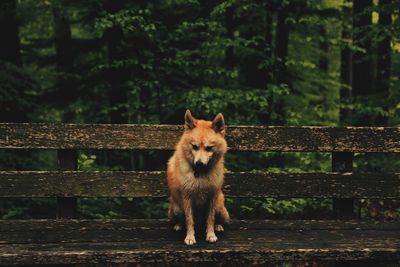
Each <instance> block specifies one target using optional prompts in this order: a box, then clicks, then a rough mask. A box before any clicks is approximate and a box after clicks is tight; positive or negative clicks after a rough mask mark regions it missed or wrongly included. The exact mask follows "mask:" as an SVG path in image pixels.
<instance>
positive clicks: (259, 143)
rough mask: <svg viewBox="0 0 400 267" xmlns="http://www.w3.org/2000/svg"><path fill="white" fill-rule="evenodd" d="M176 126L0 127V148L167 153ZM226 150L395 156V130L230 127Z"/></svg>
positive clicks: (398, 135) (399, 136) (399, 131)
mask: <svg viewBox="0 0 400 267" xmlns="http://www.w3.org/2000/svg"><path fill="white" fill-rule="evenodd" d="M182 130H183V127H182V126H179V125H128V124H43V123H38V124H35V123H0V148H14V149H21V148H34V149H39V148H40V149H86V148H91V149H156V150H157V149H162V150H165V149H167V150H170V149H173V148H174V146H175V144H176V142H177V140H178V139H179V136H180V135H181V133H182ZM227 140H228V144H229V147H230V149H231V150H242V151H335V152H400V128H389V127H386V128H383V127H338V128H335V127H316V126H304V127H284V126H232V127H228V129H227Z"/></svg>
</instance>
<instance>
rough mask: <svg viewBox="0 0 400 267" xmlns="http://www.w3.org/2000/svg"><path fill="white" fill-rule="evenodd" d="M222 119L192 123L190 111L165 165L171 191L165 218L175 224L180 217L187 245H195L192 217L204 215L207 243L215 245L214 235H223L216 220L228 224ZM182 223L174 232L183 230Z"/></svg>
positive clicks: (193, 121)
mask: <svg viewBox="0 0 400 267" xmlns="http://www.w3.org/2000/svg"><path fill="white" fill-rule="evenodd" d="M224 134H225V122H224V117H223V116H222V114H221V113H219V114H218V115H217V116H216V117H215V118H214V120H213V121H204V120H197V119H195V118H194V117H193V116H192V114H191V113H190V111H189V110H187V111H186V113H185V131H184V133H183V135H182V137H181V139H180V140H179V142H178V144H177V145H176V149H175V153H174V154H173V156H172V157H171V158H170V160H169V162H168V169H167V181H168V188H169V191H170V207H169V212H168V216H169V218H170V219H171V220H172V221H177V220H178V218H179V216H180V215H181V214H183V215H184V218H185V223H186V238H185V240H184V241H185V243H186V244H187V245H193V244H195V243H196V238H195V229H194V224H195V220H194V214H195V213H196V211H198V210H205V211H206V240H207V241H208V242H216V241H217V236H216V235H215V231H223V227H222V225H220V224H215V219H216V216H218V218H220V219H221V222H222V223H228V222H229V220H230V219H229V213H228V211H227V210H226V208H225V205H224V194H223V193H222V185H223V183H224V155H225V153H226V151H227V144H226V141H225V138H224ZM182 226H183V225H182V222H179V221H178V222H177V223H176V224H175V225H174V230H176V231H178V230H181V229H182Z"/></svg>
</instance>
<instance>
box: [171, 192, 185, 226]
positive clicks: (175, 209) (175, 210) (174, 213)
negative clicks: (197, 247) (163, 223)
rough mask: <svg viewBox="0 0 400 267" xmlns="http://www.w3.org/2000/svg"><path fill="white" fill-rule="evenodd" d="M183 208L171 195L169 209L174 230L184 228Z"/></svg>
mask: <svg viewBox="0 0 400 267" xmlns="http://www.w3.org/2000/svg"><path fill="white" fill-rule="evenodd" d="M181 217H182V210H181V208H180V207H179V206H178V205H177V204H176V203H175V201H174V199H173V198H172V196H171V197H170V201H169V210H168V218H169V220H170V222H171V224H172V225H173V229H174V231H180V230H182V218H181Z"/></svg>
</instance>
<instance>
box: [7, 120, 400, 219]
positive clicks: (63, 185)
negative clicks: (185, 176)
mask: <svg viewBox="0 0 400 267" xmlns="http://www.w3.org/2000/svg"><path fill="white" fill-rule="evenodd" d="M182 130H183V127H182V126H176V125H115V124H112V125H111V124H42V123H40V124H35V123H1V124H0V149H57V150H58V151H59V153H58V156H59V167H60V168H59V169H60V171H55V172H49V171H0V196H2V197H58V198H59V201H58V205H59V210H61V212H59V214H60V217H73V216H74V215H73V213H74V212H73V209H75V208H76V201H75V202H74V199H73V198H74V197H95V196H96V197H162V196H166V195H167V189H166V186H165V172H162V171H125V172H110V171H107V172H79V171H76V165H77V162H76V160H77V159H76V153H75V151H76V150H78V149H139V150H172V149H174V146H175V144H176V142H177V140H178V139H179V137H180V136H181V134H182ZM227 141H228V145H229V149H230V150H232V151H285V152H310V151H312V152H332V153H333V154H332V171H333V172H328V173H263V172H234V173H227V174H226V185H225V189H224V190H225V192H226V194H227V195H228V196H235V197H261V196H268V197H318V198H340V199H352V198H380V199H384V198H400V174H399V173H368V174H355V173H351V171H352V154H353V153H354V152H400V128H389V127H386V128H383V127H278V126H232V127H228V129H227ZM350 204H351V202H349V201H347V202H343V201H342V202H340V201H339V202H338V203H337V206H338V207H339V208H340V206H342V208H343V209H346V208H347V209H348V210H351V207H350V208H349V207H348V206H349V205H350ZM62 210H66V212H62Z"/></svg>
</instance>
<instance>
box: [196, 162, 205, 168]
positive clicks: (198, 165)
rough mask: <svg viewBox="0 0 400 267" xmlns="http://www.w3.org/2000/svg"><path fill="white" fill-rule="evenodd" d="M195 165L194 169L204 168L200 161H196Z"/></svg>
mask: <svg viewBox="0 0 400 267" xmlns="http://www.w3.org/2000/svg"><path fill="white" fill-rule="evenodd" d="M195 165H196V167H204V163H203V162H201V161H196V163H195Z"/></svg>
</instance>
